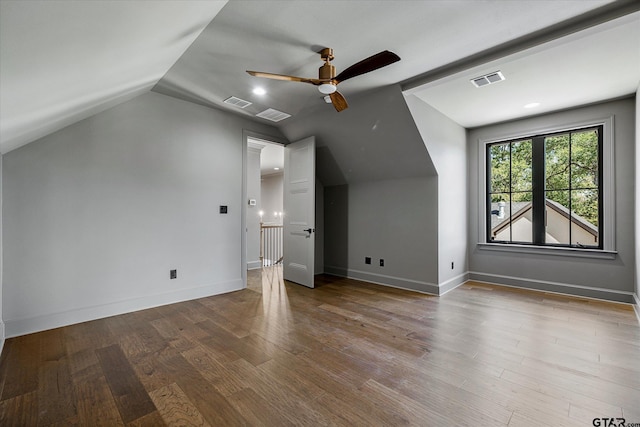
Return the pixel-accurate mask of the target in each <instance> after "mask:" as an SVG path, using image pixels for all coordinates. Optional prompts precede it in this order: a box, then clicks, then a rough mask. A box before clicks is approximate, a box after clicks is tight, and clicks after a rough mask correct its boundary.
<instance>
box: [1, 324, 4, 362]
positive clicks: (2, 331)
mask: <svg viewBox="0 0 640 427" xmlns="http://www.w3.org/2000/svg"><path fill="white" fill-rule="evenodd" d="M3 349H4V322H3V321H2V320H0V356H1V355H2V350H3Z"/></svg>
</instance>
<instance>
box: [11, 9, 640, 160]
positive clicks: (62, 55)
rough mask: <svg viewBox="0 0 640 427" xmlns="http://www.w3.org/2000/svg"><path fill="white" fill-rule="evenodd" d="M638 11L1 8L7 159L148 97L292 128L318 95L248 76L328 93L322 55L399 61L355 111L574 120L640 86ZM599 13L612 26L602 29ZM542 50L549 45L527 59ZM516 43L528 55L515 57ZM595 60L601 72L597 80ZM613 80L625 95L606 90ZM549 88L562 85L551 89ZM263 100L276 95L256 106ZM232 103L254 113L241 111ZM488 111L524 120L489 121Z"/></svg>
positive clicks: (363, 80) (360, 84) (366, 85)
mask: <svg viewBox="0 0 640 427" xmlns="http://www.w3.org/2000/svg"><path fill="white" fill-rule="evenodd" d="M613 9H617V10H618V12H617V15H615V13H614V14H611V13H610V12H609V11H610V10H613ZM637 9H638V6H637V4H636V2H633V1H627V0H625V1H618V2H611V1H609V0H591V1H573V0H554V1H539V0H520V1H476V0H460V1H400V0H396V1H271V0H269V1H266V0H265V1H247V0H230V1H228V2H225V1H188V0H187V1H168V0H162V1H126V2H125V1H85V2H79V1H66V0H52V1H46V0H45V1H35V0H31V1H18V0H15V1H14V0H0V152H2V153H5V152H7V151H10V150H12V149H15V148H17V147H19V146H21V145H23V144H26V143H29V142H31V141H33V140H35V139H37V138H40V137H42V136H44V135H46V134H48V133H51V132H54V131H56V130H58V129H61V128H62V127H64V126H67V125H69V124H71V123H74V122H76V121H78V120H81V119H83V118H86V117H88V116H90V115H92V114H95V113H97V112H99V111H103V110H104V109H106V108H109V107H111V106H114V105H117V104H118V103H121V102H124V101H126V100H128V99H131V98H133V97H135V96H137V95H139V94H141V93H144V92H146V91H149V90H154V91H157V92H160V93H164V94H167V95H171V96H175V97H179V98H182V99H185V100H188V101H191V102H195V103H199V104H203V105H207V106H211V107H215V108H223V109H226V110H228V111H231V112H234V113H237V114H241V115H244V116H246V117H248V118H251V119H253V120H263V119H259V118H255V114H256V113H257V112H259V111H262V110H263V109H266V108H275V109H277V110H280V111H284V112H286V113H289V114H292V115H293V117H294V118H295V117H296V116H299V115H300V116H302V115H308V114H309V112H312V111H313V110H314V109H330V108H331V106H330V105H326V104H324V102H323V100H322V96H321V95H320V94H319V92H318V91H317V90H316V89H315V88H314V87H313V86H311V85H306V84H302V83H291V82H282V81H274V80H265V79H258V78H255V77H251V76H249V75H248V74H246V73H245V70H247V69H254V70H261V71H267V72H273V73H282V74H294V75H299V76H303V77H315V76H316V75H317V68H318V67H319V66H320V65H321V62H320V58H319V56H318V54H317V51H318V50H319V49H320V48H321V47H332V48H333V49H334V52H335V56H336V59H335V60H334V61H333V63H334V65H335V66H336V67H337V68H338V72H339V71H340V70H342V69H344V68H346V67H347V66H349V65H351V64H353V63H355V62H357V61H359V60H361V59H363V58H365V57H368V56H370V55H372V54H374V53H377V52H379V51H381V50H385V49H388V50H391V51H394V52H395V53H397V54H398V55H399V56H400V57H401V58H402V60H401V61H400V62H398V63H395V64H393V65H390V66H388V67H386V68H384V69H381V70H378V71H374V72H372V73H369V74H366V75H363V76H359V77H356V78H353V79H351V80H348V81H346V82H344V83H343V84H341V85H340V91H341V92H342V93H343V94H344V95H345V96H346V97H347V99H350V98H352V97H356V96H357V95H358V94H360V93H362V92H366V91H371V90H374V89H376V88H378V87H382V86H387V85H390V84H396V83H403V87H404V86H406V87H407V88H409V87H410V88H411V90H412V91H413V92H414V93H415V94H416V95H418V96H419V97H420V98H422V99H423V100H425V102H428V103H430V104H431V105H433V106H434V107H436V108H437V109H440V110H441V111H442V112H443V113H445V114H446V115H449V116H450V117H451V118H453V119H454V120H455V121H457V122H458V123H460V124H462V125H463V126H477V125H481V124H486V123H488V122H491V121H499V120H504V119H508V118H512V116H514V114H515V116H517V114H529V113H528V112H520V104H521V103H524V102H523V101H522V100H524V99H527V100H528V99H531V101H527V102H533V101H537V102H540V103H541V104H542V106H543V109H544V108H551V109H554V108H556V109H557V108H563V107H564V106H565V105H563V104H561V103H559V102H558V99H562V100H563V102H570V103H571V102H572V103H574V105H576V103H588V102H596V101H598V100H602V99H608V98H612V97H617V96H622V95H628V94H631V93H634V92H635V88H637V85H638V76H639V75H640V73H639V72H638V71H639V70H640V53H639V52H640V50H639V49H638V43H639V42H638V40H639V39H640V37H638V28H639V27H640V19H639V18H638V12H637ZM634 10H635V11H636V12H635V13H633V14H629V13H631V12H634ZM600 11H602V14H605V15H606V14H607V13H608V14H609V15H607V16H608V17H607V18H606V19H601V20H599V19H598V14H599V13H600ZM624 15H626V16H624ZM581 17H583V18H582V21H581V22H583V24H582V25H583V26H584V27H588V26H590V25H596V24H598V25H599V26H596V27H593V28H592V29H590V30H589V31H590V32H588V33H582V32H573V33H571V34H568V35H566V36H567V38H564V37H563V38H562V39H561V41H560V39H558V40H553V39H551V40H546V43H542V41H545V40H544V38H543V37H542V38H541V37H538V36H539V35H540V34H542V35H544V31H545V29H549V28H554V26H555V28H556V30H555V31H556V33H558V31H557V27H558V26H560V27H563V26H565V23H568V24H567V26H569V24H570V23H571V22H577V21H576V20H578V21H579V20H580V19H581ZM584 17H587V18H586V19H584ZM614 18H616V19H614ZM578 29H580V28H576V31H577V30H578ZM533 36H536V37H538V39H536V40H538V41H540V42H536V43H529V44H527V42H531V40H533V38H532V37H533ZM515 42H518V43H520V42H522V46H524V47H526V49H527V50H524V51H523V50H522V49H520V50H518V49H514V46H513V45H510V43H512V44H513V43H515ZM572 43H575V44H572ZM612 46H615V49H612ZM503 47H506V48H504V49H502V48H503ZM516 47H517V46H516ZM507 48H508V49H507ZM496 49H497V50H496ZM500 49H502V50H500ZM496 52H497V53H498V54H497V55H496ZM500 52H502V54H500ZM545 52H546V53H545ZM568 52H569V53H571V55H572V56H571V57H570V58H569V57H567V55H568ZM535 55H542V56H539V58H543V59H544V60H545V61H555V62H554V64H556V65H558V66H557V67H555V68H556V72H557V73H558V74H560V73H561V75H560V76H559V77H557V76H550V75H540V73H539V72H530V73H529V74H527V72H526V71H527V70H529V71H530V70H531V61H532V60H533V59H532V58H534V56H535ZM544 55H547V56H544ZM589 57H590V58H591V61H592V62H591V64H594V67H593V69H590V68H589V67H588V65H589V63H588V62H587V63H586V66H585V58H589ZM482 58H484V59H482ZM560 63H562V64H560ZM572 63H573V64H576V66H575V67H571V65H572ZM577 64H580V66H579V67H578V66H577ZM560 65H562V66H560ZM595 65H597V66H595ZM606 65H609V69H606V68H603V66H606ZM503 66H504V67H505V68H504V69H505V73H506V77H507V80H506V81H505V82H501V83H499V84H497V85H495V87H496V88H499V90H493V88H492V87H486V88H481V89H480V90H477V91H476V92H473V91H471V89H473V88H472V87H471V85H470V84H469V81H468V79H469V78H472V77H475V73H476V72H477V73H482V72H489V71H495V70H494V68H496V67H503ZM507 70H508V72H507ZM605 70H606V71H607V72H606V76H602V74H603V73H604V72H605ZM577 76H579V77H580V78H577ZM594 76H599V79H597V78H596V77H594ZM556 77H557V78H556ZM603 78H604V79H605V80H609V83H611V82H613V83H616V84H608V85H605V84H602V82H601V81H594V79H596V80H603ZM548 80H551V81H552V82H553V84H550V85H544V84H543V83H544V81H548ZM578 83H579V84H578ZM498 85H503V86H502V87H501V88H500V87H499V86H498ZM634 85H635V86H634ZM255 86H262V87H263V88H264V89H265V90H266V91H267V93H266V94H265V95H262V96H259V95H255V94H253V93H252V90H253V88H254V87H255ZM594 86H597V88H598V90H597V91H595V90H594V91H589V90H587V88H592V87H594ZM560 90H563V91H564V92H560ZM587 92H591V93H594V95H593V96H592V97H585V95H584V93H587ZM516 95H517V96H516ZM532 95H536V96H535V97H532ZM229 96H237V97H240V98H243V99H246V100H248V101H250V102H252V103H253V104H252V105H251V106H249V107H247V108H245V109H239V108H237V107H233V106H228V105H227V104H224V103H223V100H224V99H226V98H227V97H229ZM509 96H510V99H511V101H513V102H517V103H519V104H518V107H517V108H518V113H513V111H515V108H516V107H515V104H514V105H513V106H512V105H508V106H505V105H504V102H505V101H504V100H505V97H509ZM545 97H546V98H545ZM550 97H555V100H553V99H552V98H550ZM571 97H576V98H575V100H574V99H572V98H571ZM513 98H517V99H515V100H514V99H513ZM534 98H535V99H534ZM545 103H546V104H545ZM496 105H499V106H501V108H495V106H496ZM491 106H493V108H492V107H491ZM543 109H541V110H538V111H544V110H543ZM485 110H492V111H494V112H495V111H498V110H502V111H511V112H512V113H511V116H509V115H506V116H505V115H499V114H498V115H495V114H494V115H493V116H492V115H487V116H486V117H482V112H484V111H485ZM335 114H338V113H335ZM479 116H480V117H479ZM287 120H290V119H286V120H284V121H283V122H280V123H279V124H277V125H278V126H281V125H282V124H283V123H285V122H286V121H287Z"/></svg>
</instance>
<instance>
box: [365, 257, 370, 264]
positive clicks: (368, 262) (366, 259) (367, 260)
mask: <svg viewBox="0 0 640 427" xmlns="http://www.w3.org/2000/svg"><path fill="white" fill-rule="evenodd" d="M364 263H365V264H371V257H370V256H368V257H365V258H364Z"/></svg>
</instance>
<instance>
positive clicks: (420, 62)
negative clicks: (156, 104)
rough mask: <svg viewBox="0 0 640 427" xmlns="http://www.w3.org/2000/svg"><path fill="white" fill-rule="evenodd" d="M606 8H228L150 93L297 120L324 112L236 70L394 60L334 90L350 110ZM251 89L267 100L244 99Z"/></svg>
mask: <svg viewBox="0 0 640 427" xmlns="http://www.w3.org/2000/svg"><path fill="white" fill-rule="evenodd" d="M608 3H610V0H590V1H574V0H569V1H566V0H554V1H539V0H518V1H502V0H498V1H477V0H462V1H458V0H453V1H452V0H444V1H413V0H408V1H405V0H393V1H382V0H375V1H346V0H339V1H329V0H323V1H271V0H270V1H237V0H231V1H229V3H228V4H227V5H226V6H225V7H224V9H223V10H222V11H221V12H220V13H219V14H218V15H217V16H216V18H215V19H214V20H213V21H212V22H211V24H210V25H209V26H208V27H207V28H206V29H205V30H204V31H203V32H202V35H201V36H200V37H198V39H197V40H196V41H195V42H194V43H193V44H192V45H191V47H190V48H189V49H188V50H187V51H186V52H185V54H184V55H183V57H182V58H181V60H180V61H178V62H177V63H176V64H175V65H174V66H173V67H172V68H171V70H169V72H168V73H167V74H166V75H165V76H164V78H162V79H161V80H160V81H159V82H158V84H157V85H156V87H155V88H154V89H153V90H154V91H157V92H160V93H164V94H167V95H171V96H175V97H178V98H182V99H184V100H187V101H191V102H196V103H200V104H203V105H210V106H215V107H219V108H226V109H230V111H235V112H236V113H238V114H243V115H246V116H248V117H252V118H253V117H254V116H255V114H256V113H258V112H260V111H262V110H264V109H266V108H269V107H270V108H275V109H277V110H280V111H284V112H286V113H289V114H292V115H293V116H297V115H303V114H305V113H307V112H308V111H310V110H313V109H331V108H332V107H331V106H329V105H325V104H324V101H323V99H322V96H321V94H320V93H319V92H318V90H317V89H316V88H314V87H313V86H311V85H308V84H303V83H292V82H283V81H274V80H268V79H260V78H256V77H252V76H249V75H248V74H246V73H245V70H258V71H266V72H271V73H278V74H292V75H296V76H301V77H317V75H318V67H319V66H321V65H322V62H321V60H320V56H319V55H318V54H317V52H318V51H319V49H320V48H322V47H331V48H333V49H334V54H335V60H334V61H333V64H334V65H335V66H336V68H337V70H338V72H340V71H341V70H343V69H345V68H346V67H348V66H350V65H351V64H353V63H355V62H357V61H359V60H361V59H363V58H366V57H368V56H370V55H373V54H375V53H378V52H380V51H382V50H385V49H387V50H391V51H393V52H395V53H397V54H398V55H399V56H400V57H401V58H402V60H401V61H400V62H398V63H395V64H392V65H390V66H388V67H385V68H384V69H382V70H377V71H374V72H372V73H369V74H366V75H362V76H358V77H356V78H353V79H351V80H348V81H346V82H344V83H342V84H341V85H340V91H341V92H342V93H343V94H344V95H345V96H346V97H347V99H348V100H350V99H351V97H352V96H354V95H357V94H358V93H361V92H364V91H367V90H371V89H373V88H377V87H382V86H386V85H390V84H395V83H398V82H401V81H403V80H405V79H409V78H411V77H414V76H416V75H419V74H421V73H424V72H426V71H429V70H433V69H437V68H439V67H442V66H445V65H447V64H450V63H452V62H455V61H457V60H460V59H461V58H466V57H468V56H470V55H474V54H477V53H478V52H482V51H484V50H486V49H489V48H491V47H494V46H497V45H500V44H502V43H505V42H508V41H511V40H514V39H517V38H519V37H522V36H525V35H527V34H529V33H532V32H535V31H538V30H541V29H544V28H546V27H548V26H550V25H553V24H557V23H559V22H562V21H564V20H567V19H570V18H573V17H575V16H577V15H581V14H583V13H585V12H588V11H591V10H593V9H597V8H598V7H600V6H603V5H606V4H608ZM256 86H261V87H263V88H264V89H266V91H267V94H266V95H263V96H259V95H254V94H253V93H252V89H253V88H254V87H256ZM232 95H233V96H236V97H239V98H242V99H245V100H248V101H250V102H253V105H251V106H249V107H247V108H245V109H239V108H237V107H229V106H228V105H226V104H223V101H224V99H226V98H227V97H229V96H232ZM334 114H335V112H334ZM256 120H262V119H256ZM287 120H288V119H287ZM285 122H286V120H284V121H282V122H280V123H278V125H277V126H284V125H285V124H286V123H285Z"/></svg>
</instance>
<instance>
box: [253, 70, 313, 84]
mask: <svg viewBox="0 0 640 427" xmlns="http://www.w3.org/2000/svg"><path fill="white" fill-rule="evenodd" d="M247 73H249V74H251V75H252V76H254V77H263V78H267V79H274V80H285V81H289V82H302V83H311V84H312V85H316V86H318V85H321V84H322V83H324V82H323V81H322V80H320V79H306V78H304V77H296V76H287V75H285V74H273V73H263V72H261V71H249V70H247Z"/></svg>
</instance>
